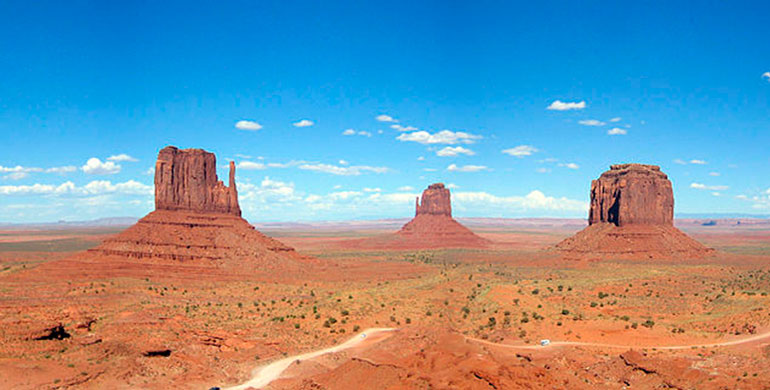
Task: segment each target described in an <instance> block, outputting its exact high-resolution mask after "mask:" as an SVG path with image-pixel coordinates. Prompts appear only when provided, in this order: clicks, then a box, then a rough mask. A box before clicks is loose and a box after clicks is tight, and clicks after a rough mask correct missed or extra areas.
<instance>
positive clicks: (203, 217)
mask: <svg viewBox="0 0 770 390" xmlns="http://www.w3.org/2000/svg"><path fill="white" fill-rule="evenodd" d="M216 169H217V160H216V156H215V155H214V154H213V153H209V152H206V151H205V150H202V149H178V148H176V147H173V146H168V147H165V148H163V149H162V150H161V151H160V152H159V153H158V160H157V163H156V164H155V211H153V212H151V213H149V214H148V215H147V216H145V217H144V218H142V219H140V220H139V221H138V222H137V223H136V224H135V225H133V226H131V227H129V228H128V229H126V230H125V231H123V232H121V233H120V234H118V235H116V236H114V237H111V238H108V239H106V240H105V241H104V242H103V243H102V244H101V245H99V246H97V247H96V248H93V249H90V250H89V251H88V252H86V253H85V254H82V255H80V257H79V259H78V260H85V261H97V262H102V263H104V262H107V263H116V262H117V263H131V262H139V263H142V264H148V265H149V264H161V265H185V266H196V267H204V268H206V267H213V268H221V269H231V270H234V271H245V270H249V269H260V270H264V269H276V268H280V269H283V270H285V269H286V267H290V268H293V269H297V270H298V269H300V268H301V267H299V263H300V262H305V261H308V260H314V259H310V258H307V257H303V256H301V255H299V254H298V253H296V252H295V251H294V249H293V248H291V247H288V246H286V245H284V244H282V243H281V242H279V241H277V240H274V239H272V238H270V237H267V236H265V235H263V234H262V233H260V232H258V231H257V230H255V229H254V227H253V226H252V225H250V224H249V223H248V222H247V221H246V220H245V219H243V218H241V208H240V205H239V204H238V191H237V189H236V184H235V164H233V163H232V162H230V175H229V185H228V186H225V185H224V183H222V182H221V181H219V180H218V178H217V173H216Z"/></svg>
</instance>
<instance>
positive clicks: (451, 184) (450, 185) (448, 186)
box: [446, 183, 460, 190]
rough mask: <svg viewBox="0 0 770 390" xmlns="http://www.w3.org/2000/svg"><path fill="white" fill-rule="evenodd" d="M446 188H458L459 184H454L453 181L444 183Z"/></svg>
mask: <svg viewBox="0 0 770 390" xmlns="http://www.w3.org/2000/svg"><path fill="white" fill-rule="evenodd" d="M446 188H449V189H450V190H455V189H458V188H460V186H458V185H457V184H455V183H448V184H447V185H446Z"/></svg>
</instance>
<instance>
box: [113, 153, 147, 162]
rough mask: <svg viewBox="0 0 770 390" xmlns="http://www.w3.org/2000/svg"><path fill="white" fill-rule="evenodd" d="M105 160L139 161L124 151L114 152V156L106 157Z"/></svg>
mask: <svg viewBox="0 0 770 390" xmlns="http://www.w3.org/2000/svg"><path fill="white" fill-rule="evenodd" d="M107 160H109V161H115V162H137V161H139V160H137V159H135V158H133V157H131V156H129V155H127V154H125V153H121V154H116V155H114V156H110V157H107Z"/></svg>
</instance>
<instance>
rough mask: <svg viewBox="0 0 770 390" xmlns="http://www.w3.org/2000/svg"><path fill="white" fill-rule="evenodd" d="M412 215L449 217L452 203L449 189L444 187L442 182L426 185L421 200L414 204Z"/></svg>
mask: <svg viewBox="0 0 770 390" xmlns="http://www.w3.org/2000/svg"><path fill="white" fill-rule="evenodd" d="M414 215H415V216H418V215H445V216H447V217H450V218H451V217H452V203H451V201H450V195H449V189H447V188H444V184H443V183H436V184H431V185H430V186H428V188H427V189H425V191H423V192H422V201H421V202H417V204H416V207H415V214H414Z"/></svg>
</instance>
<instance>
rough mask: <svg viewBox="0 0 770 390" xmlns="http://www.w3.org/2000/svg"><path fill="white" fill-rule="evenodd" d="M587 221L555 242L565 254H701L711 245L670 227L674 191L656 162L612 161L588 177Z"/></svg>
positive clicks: (591, 255) (669, 255)
mask: <svg viewBox="0 0 770 390" xmlns="http://www.w3.org/2000/svg"><path fill="white" fill-rule="evenodd" d="M588 224H589V226H588V227H587V228H585V229H583V230H582V231H580V232H578V233H577V234H576V235H574V236H572V237H570V238H567V239H566V240H564V241H562V242H561V243H559V244H557V246H556V248H557V249H558V250H560V251H562V252H564V253H565V254H566V255H568V256H579V257H600V258H606V257H620V258H661V259H664V258H671V257H675V258H687V257H703V256H704V255H707V254H709V253H712V252H713V250H712V249H710V248H706V247H705V246H703V245H702V244H700V243H698V242H697V241H695V240H693V239H692V238H690V237H689V236H687V235H686V234H684V233H683V232H682V231H680V230H679V229H677V228H675V227H674V193H673V190H672V187H671V181H669V180H668V176H666V174H665V173H663V172H661V170H660V167H658V166H655V165H644V164H618V165H612V166H611V167H610V170H609V171H606V172H604V173H602V175H601V176H600V177H599V178H598V179H597V180H594V181H593V182H591V209H590V211H589V213H588Z"/></svg>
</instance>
